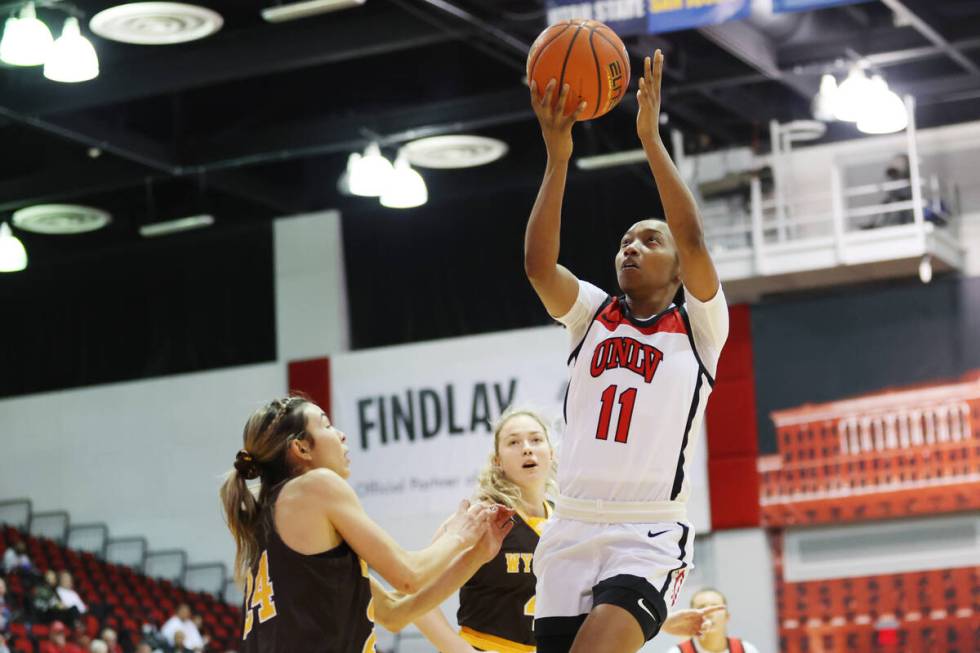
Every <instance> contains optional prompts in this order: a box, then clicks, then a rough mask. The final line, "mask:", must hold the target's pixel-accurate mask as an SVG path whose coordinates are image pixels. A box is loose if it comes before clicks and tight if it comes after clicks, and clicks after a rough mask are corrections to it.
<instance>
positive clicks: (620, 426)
mask: <svg viewBox="0 0 980 653" xmlns="http://www.w3.org/2000/svg"><path fill="white" fill-rule="evenodd" d="M618 391H619V387H618V386H615V385H611V386H609V387H608V388H606V389H605V390H603V391H602V406H601V407H600V408H599V425H598V426H597V427H596V431H595V437H596V439H597V440H606V439H608V438H609V422H610V421H612V412H613V404H614V403H616V394H617V392H618ZM634 403H636V388H627V389H626V390H623V393H622V394H621V395H619V417H618V418H617V419H616V437H615V440H616V442H622V443H625V442H626V441H627V440H628V439H629V435H630V422H631V421H633V404H634Z"/></svg>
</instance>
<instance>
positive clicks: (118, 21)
mask: <svg viewBox="0 0 980 653" xmlns="http://www.w3.org/2000/svg"><path fill="white" fill-rule="evenodd" d="M223 24H224V19H223V18H222V17H221V14H219V13H218V12H216V11H213V10H211V9H208V8H206V7H199V6H197V5H188V4H184V3H181V2H132V3H129V4H125V5H117V6H115V7H110V8H109V9H106V10H104V11H100V12H99V13H97V14H95V16H93V17H92V20H91V21H90V22H89V28H90V29H91V30H92V32H93V33H95V34H98V35H99V36H101V37H102V38H105V39H109V40H111V41H119V42H120V43H134V44H136V45H170V44H173V43H186V42H187V41H196V40H198V39H203V38H204V37H206V36H210V35H211V34H214V33H215V32H217V31H218V30H219V29H221V26H222V25H223Z"/></svg>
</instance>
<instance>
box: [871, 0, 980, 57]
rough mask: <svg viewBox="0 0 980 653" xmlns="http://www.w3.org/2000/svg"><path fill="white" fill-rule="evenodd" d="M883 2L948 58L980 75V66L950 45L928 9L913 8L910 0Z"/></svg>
mask: <svg viewBox="0 0 980 653" xmlns="http://www.w3.org/2000/svg"><path fill="white" fill-rule="evenodd" d="M881 2H882V4H884V5H885V6H886V7H888V8H889V9H891V10H892V11H893V12H895V15H896V16H898V17H899V18H901V19H902V20H904V21H906V22H907V23H908V24H909V25H911V26H912V28H913V29H915V31H916V32H918V33H919V34H921V35H922V36H923V37H924V38H926V39H927V40H928V41H929V42H930V43H932V44H933V45H935V46H936V47H938V48H941V49H942V50H943V52H945V53H946V56H948V57H949V58H950V59H952V60H953V61H955V62H956V63H957V64H959V65H960V66H961V67H962V68H963V69H964V70H965V71H967V72H968V73H970V74H971V75H980V66H977V64H976V63H975V62H974V61H973V60H972V59H970V58H969V57H968V56H966V55H965V54H963V53H962V52H960V51H959V50H957V49H956V48H954V47H952V46H951V45H950V43H949V41H948V40H947V39H946V37H945V36H943V35H942V33H941V31H940V26H939V20H938V19H937V18H935V17H934V16H932V15H931V12H930V11H929V10H928V9H926V8H925V7H922V6H917V7H915V8H913V7H912V5H911V3H910V2H909V1H908V0H881Z"/></svg>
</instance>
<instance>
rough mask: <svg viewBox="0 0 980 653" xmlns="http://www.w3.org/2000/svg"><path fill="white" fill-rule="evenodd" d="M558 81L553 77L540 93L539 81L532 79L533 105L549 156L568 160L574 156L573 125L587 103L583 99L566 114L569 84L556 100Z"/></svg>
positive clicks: (562, 89) (559, 159)
mask: <svg viewBox="0 0 980 653" xmlns="http://www.w3.org/2000/svg"><path fill="white" fill-rule="evenodd" d="M557 86H558V82H557V81H556V80H554V79H552V80H551V81H550V82H548V85H547V86H546V87H545V88H544V90H543V92H541V93H543V94H541V93H539V89H538V86H537V83H536V82H535V81H533V80H532V81H531V107H532V108H533V109H534V115H536V116H537V117H538V123H539V124H540V125H541V135H542V136H543V137H544V145H545V148H547V150H548V158H549V159H552V160H555V161H567V160H568V159H570V158H572V126H573V125H574V124H575V121H576V120H578V118H579V116H580V115H581V114H582V111H583V110H584V109H585V106H586V103H585V102H584V101H582V102H581V103H579V105H578V108H576V109H575V111H573V112H572V113H571V114H569V115H567V116H566V115H564V114H563V113H562V108H563V107H564V106H565V101H566V100H567V99H568V90H569V86H568V84H565V85H564V86H563V87H562V88H561V91H560V92H559V94H558V101H557V102H555V101H554V97H555V89H556V87H557Z"/></svg>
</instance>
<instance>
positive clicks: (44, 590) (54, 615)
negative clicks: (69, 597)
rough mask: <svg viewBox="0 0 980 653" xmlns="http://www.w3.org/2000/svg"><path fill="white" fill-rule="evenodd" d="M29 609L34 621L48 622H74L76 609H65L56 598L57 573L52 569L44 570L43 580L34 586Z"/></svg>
mask: <svg viewBox="0 0 980 653" xmlns="http://www.w3.org/2000/svg"><path fill="white" fill-rule="evenodd" d="M30 611H31V614H32V615H33V618H34V620H35V621H38V622H40V623H45V624H46V623H49V622H52V621H62V622H67V623H71V624H74V622H75V618H76V617H77V616H78V611H77V610H66V609H65V606H63V605H62V604H61V599H59V598H58V575H57V574H55V573H54V570H52V569H48V570H47V571H46V572H44V580H43V581H42V582H40V583H38V584H36V585H35V586H34V590H33V591H32V593H31V604H30Z"/></svg>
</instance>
